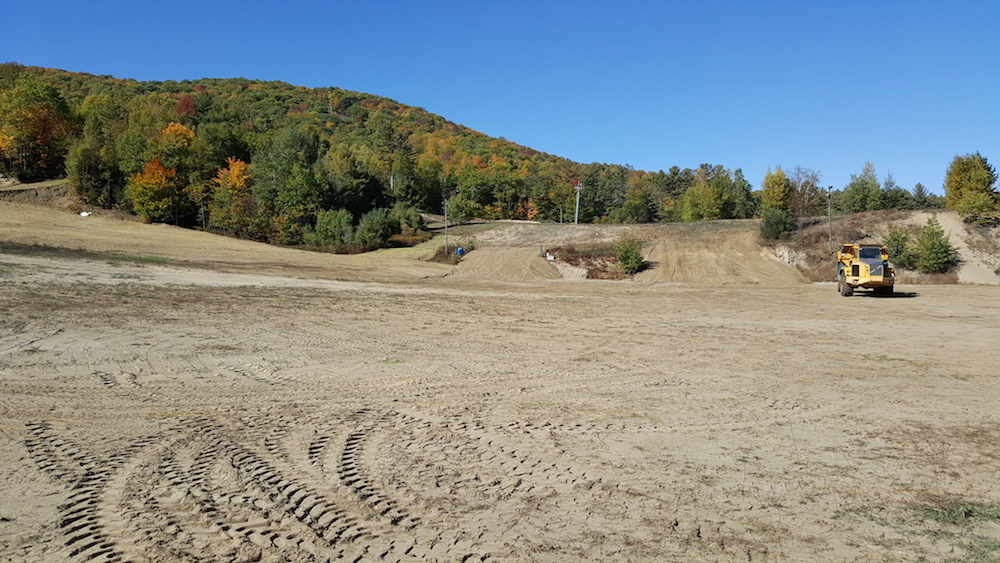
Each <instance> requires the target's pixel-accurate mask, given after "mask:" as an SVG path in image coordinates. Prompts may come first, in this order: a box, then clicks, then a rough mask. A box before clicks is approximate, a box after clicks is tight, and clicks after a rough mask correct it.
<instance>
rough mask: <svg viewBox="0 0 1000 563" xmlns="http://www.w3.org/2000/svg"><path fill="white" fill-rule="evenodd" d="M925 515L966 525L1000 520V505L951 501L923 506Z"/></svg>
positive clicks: (933, 518)
mask: <svg viewBox="0 0 1000 563" xmlns="http://www.w3.org/2000/svg"><path fill="white" fill-rule="evenodd" d="M921 508H922V510H923V512H924V515H925V516H927V517H928V518H930V519H931V520H934V521H935V522H941V523H944V524H957V525H965V524H969V523H970V522H974V521H982V520H987V521H989V520H991V521H994V522H1000V505H995V504H979V503H973V502H961V501H951V502H947V503H944V504H943V505H942V506H937V505H932V506H924V507H921Z"/></svg>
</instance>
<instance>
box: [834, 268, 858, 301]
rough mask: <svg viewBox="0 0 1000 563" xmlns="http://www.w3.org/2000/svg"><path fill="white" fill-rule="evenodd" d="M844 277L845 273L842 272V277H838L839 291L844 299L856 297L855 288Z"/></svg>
mask: <svg viewBox="0 0 1000 563" xmlns="http://www.w3.org/2000/svg"><path fill="white" fill-rule="evenodd" d="M844 277H845V276H844V272H843V271H841V272H840V275H838V276H837V289H838V290H840V294H841V295H843V296H844V297H850V296H852V295H854V288H853V287H851V286H850V284H848V283H847V280H846V279H844Z"/></svg>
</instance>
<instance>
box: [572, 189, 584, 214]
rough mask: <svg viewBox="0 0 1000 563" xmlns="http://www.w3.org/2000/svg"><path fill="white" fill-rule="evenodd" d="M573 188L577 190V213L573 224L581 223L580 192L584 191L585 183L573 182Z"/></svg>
mask: <svg viewBox="0 0 1000 563" xmlns="http://www.w3.org/2000/svg"><path fill="white" fill-rule="evenodd" d="M573 187H574V188H576V213H575V214H574V215H573V223H574V224H579V223H580V192H581V191H583V182H581V181H580V180H573Z"/></svg>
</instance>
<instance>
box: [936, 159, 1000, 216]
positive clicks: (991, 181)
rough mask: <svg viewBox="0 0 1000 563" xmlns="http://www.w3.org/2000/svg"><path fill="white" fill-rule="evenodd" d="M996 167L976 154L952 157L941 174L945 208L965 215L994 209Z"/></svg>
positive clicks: (996, 195) (995, 205)
mask: <svg viewBox="0 0 1000 563" xmlns="http://www.w3.org/2000/svg"><path fill="white" fill-rule="evenodd" d="M996 182H997V174H996V170H995V169H994V168H993V166H991V165H990V163H989V162H987V160H986V158H985V157H983V156H982V155H980V154H979V153H975V154H967V155H965V156H955V158H954V159H953V160H952V161H951V165H950V166H949V167H948V171H947V172H946V173H945V177H944V193H945V199H946V201H947V205H948V209H953V210H955V211H957V212H958V213H959V214H960V215H962V216H963V217H966V218H970V219H973V220H975V218H978V217H981V216H984V215H991V214H994V213H996V212H997V202H998V198H1000V196H998V194H997V192H996V189H995V188H994V186H995V184H996Z"/></svg>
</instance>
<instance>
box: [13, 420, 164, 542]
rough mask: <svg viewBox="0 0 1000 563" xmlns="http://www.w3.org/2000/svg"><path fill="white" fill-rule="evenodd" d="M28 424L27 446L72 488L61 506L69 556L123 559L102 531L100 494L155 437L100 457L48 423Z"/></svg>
mask: <svg viewBox="0 0 1000 563" xmlns="http://www.w3.org/2000/svg"><path fill="white" fill-rule="evenodd" d="M27 427H28V432H29V434H30V437H29V438H28V439H27V440H26V441H25V446H26V447H27V449H28V452H29V453H30V454H31V456H32V457H33V458H35V461H36V463H37V465H38V466H39V468H40V469H41V470H42V471H43V472H46V473H49V474H51V475H52V476H53V477H54V478H55V479H57V480H60V481H64V482H65V483H66V484H67V485H68V486H69V487H70V489H71V491H72V492H71V493H70V496H69V497H68V499H67V502H66V504H64V505H63V506H62V507H61V508H60V513H61V514H60V519H59V523H58V525H59V528H61V529H62V533H63V535H64V536H65V537H66V542H65V545H66V547H67V549H69V550H70V551H69V557H71V558H76V557H78V556H79V557H80V558H82V560H83V561H92V560H94V559H97V558H102V559H103V560H106V561H119V560H121V556H120V554H118V553H117V552H116V551H115V549H114V547H115V544H114V541H112V540H110V539H109V538H107V537H106V535H105V534H104V533H102V529H103V527H102V526H101V525H100V523H99V522H98V519H97V515H96V511H97V507H98V502H99V497H100V494H101V492H102V491H103V489H104V486H105V484H106V482H107V480H108V478H109V477H110V475H111V474H113V473H114V472H115V471H117V470H118V468H120V467H121V466H122V465H123V464H124V463H125V462H126V461H127V460H128V459H129V458H130V457H132V456H133V455H134V454H135V453H136V452H138V451H139V450H141V449H142V448H144V447H146V446H147V445H148V444H149V443H151V442H152V441H153V439H152V438H146V439H142V440H139V441H137V442H135V443H133V444H132V445H130V446H129V447H127V448H125V449H124V450H123V451H121V452H119V453H117V454H115V455H113V456H111V457H110V458H105V459H98V458H96V456H93V455H90V454H88V453H86V452H83V451H81V450H80V449H79V448H76V447H73V446H72V445H71V444H69V443H67V442H66V441H65V440H63V439H61V438H59V437H57V436H55V435H54V434H52V433H51V432H50V427H49V425H48V424H47V423H45V422H31V423H28V424H27ZM72 465H76V466H77V467H76V468H73V467H71V466H72ZM68 466H69V467H68Z"/></svg>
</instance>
